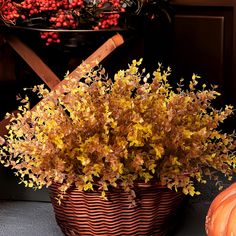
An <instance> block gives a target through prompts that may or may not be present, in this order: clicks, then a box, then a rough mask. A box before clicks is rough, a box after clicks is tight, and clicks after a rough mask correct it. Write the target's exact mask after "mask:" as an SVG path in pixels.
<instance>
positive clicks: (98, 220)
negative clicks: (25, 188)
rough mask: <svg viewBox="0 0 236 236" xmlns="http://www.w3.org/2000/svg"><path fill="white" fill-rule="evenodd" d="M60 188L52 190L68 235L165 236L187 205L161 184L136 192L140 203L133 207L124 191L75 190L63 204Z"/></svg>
mask: <svg viewBox="0 0 236 236" xmlns="http://www.w3.org/2000/svg"><path fill="white" fill-rule="evenodd" d="M58 187H59V185H53V186H51V187H50V196H51V201H52V204H53V207H54V212H55V217H56V221H57V223H58V225H59V226H60V228H61V230H62V232H63V233H64V234H65V235H68V236H72V235H73V236H75V235H76V236H85V235H93V236H99V235H102V236H125V235H130V236H131V235H132V236H134V235H137V236H154V235H155V236H162V235H166V234H167V232H168V231H169V230H170V229H171V228H172V226H173V223H174V221H173V218H174V216H175V215H176V213H177V211H178V209H179V206H180V205H181V203H182V202H183V199H184V197H183V194H182V193H177V192H174V191H171V190H169V189H167V188H163V187H160V186H158V185H154V186H152V185H142V186H139V187H137V189H135V192H136V195H137V199H138V204H137V206H136V207H130V203H131V202H130V200H129V199H128V194H127V193H125V192H124V191H122V190H121V189H114V190H113V191H110V192H107V195H106V196H107V197H108V201H104V200H102V199H101V197H100V196H101V193H100V192H96V191H94V192H83V191H79V190H77V189H75V188H71V189H70V191H69V192H68V194H66V195H65V196H64V198H63V200H62V204H61V205H59V204H58V202H57V200H56V197H57V196H58V194H59V190H58Z"/></svg>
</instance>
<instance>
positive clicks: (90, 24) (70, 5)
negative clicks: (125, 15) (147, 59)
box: [0, 0, 125, 45]
mask: <svg viewBox="0 0 236 236" xmlns="http://www.w3.org/2000/svg"><path fill="white" fill-rule="evenodd" d="M122 1H124V0H95V1H94V0H0V20H3V21H4V22H5V23H7V24H14V25H29V24H31V25H32V24H34V22H36V21H35V20H36V19H37V23H38V24H40V25H39V26H43V27H45V28H51V29H82V28H83V29H94V30H99V29H108V28H111V27H113V26H116V25H118V23H119V18H120V14H121V13H122V12H124V11H125V7H124V6H125V4H124V2H122ZM37 26H38V25H37ZM41 38H42V39H44V40H46V44H47V45H49V44H50V43H53V42H57V43H58V42H60V39H59V34H58V33H56V32H43V33H41Z"/></svg>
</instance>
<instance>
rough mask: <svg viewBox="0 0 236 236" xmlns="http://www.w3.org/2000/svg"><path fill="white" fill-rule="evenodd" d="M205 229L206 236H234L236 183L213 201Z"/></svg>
mask: <svg viewBox="0 0 236 236" xmlns="http://www.w3.org/2000/svg"><path fill="white" fill-rule="evenodd" d="M205 227H206V233H207V235H208V236H236V183H234V184H232V185H230V186H229V187H228V188H226V189H225V190H224V191H222V192H221V193H219V194H218V195H217V196H216V198H215V199H214V200H213V202H212V203H211V205H210V208H209V210H208V213H207V216H206V222H205Z"/></svg>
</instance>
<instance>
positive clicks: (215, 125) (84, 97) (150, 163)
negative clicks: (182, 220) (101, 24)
mask: <svg viewBox="0 0 236 236" xmlns="http://www.w3.org/2000/svg"><path fill="white" fill-rule="evenodd" d="M141 61H142V60H139V61H136V60H133V62H132V63H131V64H130V65H129V66H128V69H126V70H120V71H118V73H116V74H115V75H114V78H113V79H110V78H109V76H108V75H107V74H106V72H105V69H104V68H102V67H101V66H98V67H96V68H92V66H90V65H88V64H82V65H81V66H80V73H81V75H80V76H79V77H80V78H81V79H79V80H78V79H77V77H73V78H71V77H66V78H65V80H67V83H66V84H65V85H64V86H63V89H60V90H55V91H52V92H50V93H49V91H48V90H47V89H46V88H44V86H43V85H40V86H35V87H33V88H32V90H33V92H35V93H37V94H38V96H39V97H40V98H43V100H42V101H41V102H40V103H39V104H38V105H37V106H35V107H34V109H31V110H30V99H29V98H28V97H27V96H26V97H24V98H22V99H21V103H22V104H21V105H20V106H19V112H20V113H18V114H17V115H13V116H12V118H11V123H10V124H9V125H8V127H7V129H8V135H6V136H4V137H2V145H1V148H0V158H1V163H2V164H3V165H5V166H6V167H10V168H12V169H13V170H15V173H16V175H17V176H19V179H20V182H21V183H23V184H24V185H25V186H26V187H31V188H34V189H41V188H42V187H43V186H46V187H49V186H51V185H52V184H53V183H57V184H60V191H61V193H65V192H66V191H67V190H68V189H69V188H70V186H72V185H74V186H76V188H77V189H79V190H82V191H93V189H94V188H97V187H98V188H99V190H100V191H101V197H102V198H103V199H106V192H107V191H108V190H109V188H110V187H113V188H122V189H123V190H124V191H125V192H127V193H129V194H130V195H132V197H133V199H135V191H133V188H134V186H135V185H136V184H137V183H159V184H161V185H162V186H167V187H168V188H169V189H172V190H174V191H182V192H183V193H184V194H187V195H191V196H193V195H196V194H197V195H198V194H200V192H199V191H198V190H197V189H195V186H194V181H198V182H200V183H203V184H204V183H206V180H207V177H211V178H212V179H215V180H216V183H217V184H220V181H217V174H216V173H217V172H218V171H219V172H221V173H223V174H224V175H225V176H226V177H227V178H229V179H230V178H231V176H232V174H233V173H234V172H235V162H236V159H235V154H234V150H235V145H236V142H235V135H234V134H227V133H223V132H222V131H220V129H219V125H220V124H221V123H222V122H224V120H225V119H226V118H227V117H228V116H230V115H232V113H233V108H232V106H225V108H222V109H220V110H218V109H215V108H213V106H212V105H211V104H212V101H213V100H214V99H216V98H217V97H218V96H219V95H220V94H219V93H218V92H216V91H215V87H213V88H211V89H207V88H206V85H204V84H203V85H202V86H200V85H198V81H199V80H200V79H199V77H198V76H197V75H193V77H192V79H191V81H190V82H189V84H188V88H186V87H185V88H184V81H183V80H182V79H181V80H180V81H179V82H178V83H177V82H175V81H174V79H173V78H172V79H171V81H170V79H169V76H170V74H171V70H170V68H167V69H166V70H164V69H163V68H162V66H161V65H160V66H159V68H158V69H157V70H156V71H154V72H153V74H152V75H150V74H149V73H146V72H145V69H140V67H141V66H140V64H141ZM172 80H173V81H172ZM185 86H186V85H185ZM197 88H198V89H197ZM8 116H9V114H8ZM216 171H217V172H216ZM218 187H219V188H220V187H222V186H220V185H219V186H218ZM62 195H63V194H62Z"/></svg>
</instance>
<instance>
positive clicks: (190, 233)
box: [0, 201, 209, 236]
mask: <svg viewBox="0 0 236 236" xmlns="http://www.w3.org/2000/svg"><path fill="white" fill-rule="evenodd" d="M208 207H209V203H208V202H196V203H188V206H187V207H186V209H185V210H184V211H183V212H182V216H181V218H180V219H179V224H178V226H179V227H178V228H177V229H176V231H175V232H173V233H172V234H171V236H205V235H206V234H205V230H204V221H205V216H206V212H207V209H208ZM62 235H63V234H62V233H61V231H60V228H59V227H58V226H57V224H56V221H55V218H54V213H53V209H52V205H51V204H50V203H48V202H30V201H0V236H62ZM147 236H148V235H147Z"/></svg>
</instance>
